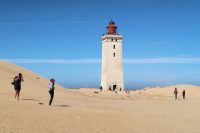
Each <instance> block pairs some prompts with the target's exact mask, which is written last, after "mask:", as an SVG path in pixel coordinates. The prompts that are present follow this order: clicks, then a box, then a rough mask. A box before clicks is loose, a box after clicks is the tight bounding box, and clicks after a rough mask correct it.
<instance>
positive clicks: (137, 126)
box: [0, 62, 200, 133]
mask: <svg viewBox="0 0 200 133" xmlns="http://www.w3.org/2000/svg"><path fill="white" fill-rule="evenodd" d="M19 72H21V73H23V75H24V79H25V82H24V83H23V84H22V92H21V96H20V98H21V99H20V100H16V99H14V89H13V86H12V85H11V84H10V82H12V80H13V77H14V76H15V75H16V74H18V73H19ZM48 82H49V81H48V79H45V78H43V77H42V76H40V75H38V74H36V73H33V72H30V71H29V70H26V69H23V68H20V67H18V66H16V65H13V64H9V63H6V62H0V133H35V132H37V133H122V132H123V133H178V132H181V133H199V130H200V115H199V112H200V87H198V86H192V85H177V86H170V87H163V88H160V87H155V88H145V89H143V90H137V91H131V92H130V94H126V93H118V94H115V93H113V92H98V91H97V90H96V89H87V88H84V89H79V90H77V89H65V88H63V87H61V86H59V85H56V91H55V99H54V101H53V106H52V107H49V106H48V100H49V94H48V89H47V85H48ZM175 87H177V88H178V91H179V97H178V100H174V96H173V90H174V88H175ZM183 89H185V90H186V100H182V97H181V91H182V90H183ZM97 92H98V93H97ZM39 103H43V104H39Z"/></svg>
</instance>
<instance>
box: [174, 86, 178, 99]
mask: <svg viewBox="0 0 200 133" xmlns="http://www.w3.org/2000/svg"><path fill="white" fill-rule="evenodd" d="M174 96H175V99H176V100H177V96H178V90H177V88H175V90H174Z"/></svg>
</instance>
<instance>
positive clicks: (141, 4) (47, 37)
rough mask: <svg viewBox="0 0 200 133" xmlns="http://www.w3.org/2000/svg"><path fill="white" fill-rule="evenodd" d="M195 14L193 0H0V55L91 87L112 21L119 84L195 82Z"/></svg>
mask: <svg viewBox="0 0 200 133" xmlns="http://www.w3.org/2000/svg"><path fill="white" fill-rule="evenodd" d="M199 16H200V2H199V1H198V0H185V1H182V0H168V1H163V0H109V1H106V0H73V1H67V0H0V59H2V60H9V61H10V62H13V63H15V64H17V65H20V66H22V67H25V68H28V69H30V70H32V71H34V72H37V73H39V74H41V75H43V76H45V77H47V78H51V77H54V78H55V79H56V81H57V82H58V83H60V84H62V85H65V86H66V87H97V86H99V84H100V77H101V76H100V75H101V64H100V59H101V35H102V34H103V33H105V32H106V28H105V27H106V26H107V24H108V22H109V21H110V19H113V20H114V21H115V22H116V24H117V25H118V32H120V33H121V34H122V35H123V36H124V40H123V58H124V80H125V87H126V88H142V87H144V86H163V85H172V84H186V83H187V84H195V85H200V82H199V81H200V76H199V75H200V71H199V68H200V52H199V50H200V45H199V44H200V38H199V37H200V26H199V24H200V17H199ZM22 59H24V60H22Z"/></svg>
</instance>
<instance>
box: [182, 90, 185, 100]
mask: <svg viewBox="0 0 200 133" xmlns="http://www.w3.org/2000/svg"><path fill="white" fill-rule="evenodd" d="M182 95H183V99H185V90H183V92H182Z"/></svg>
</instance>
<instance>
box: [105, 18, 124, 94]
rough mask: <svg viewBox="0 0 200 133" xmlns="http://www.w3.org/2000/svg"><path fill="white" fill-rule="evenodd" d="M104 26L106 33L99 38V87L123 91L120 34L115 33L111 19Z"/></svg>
mask: <svg viewBox="0 0 200 133" xmlns="http://www.w3.org/2000/svg"><path fill="white" fill-rule="evenodd" d="M106 28H107V33H106V34H104V35H103V36H102V38H101V39H102V70H101V87H102V89H103V90H113V91H114V90H117V91H123V90H124V80H123V63H122V35H120V34H118V33H117V26H116V25H115V22H113V21H110V22H109V24H108V26H107V27H106Z"/></svg>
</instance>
